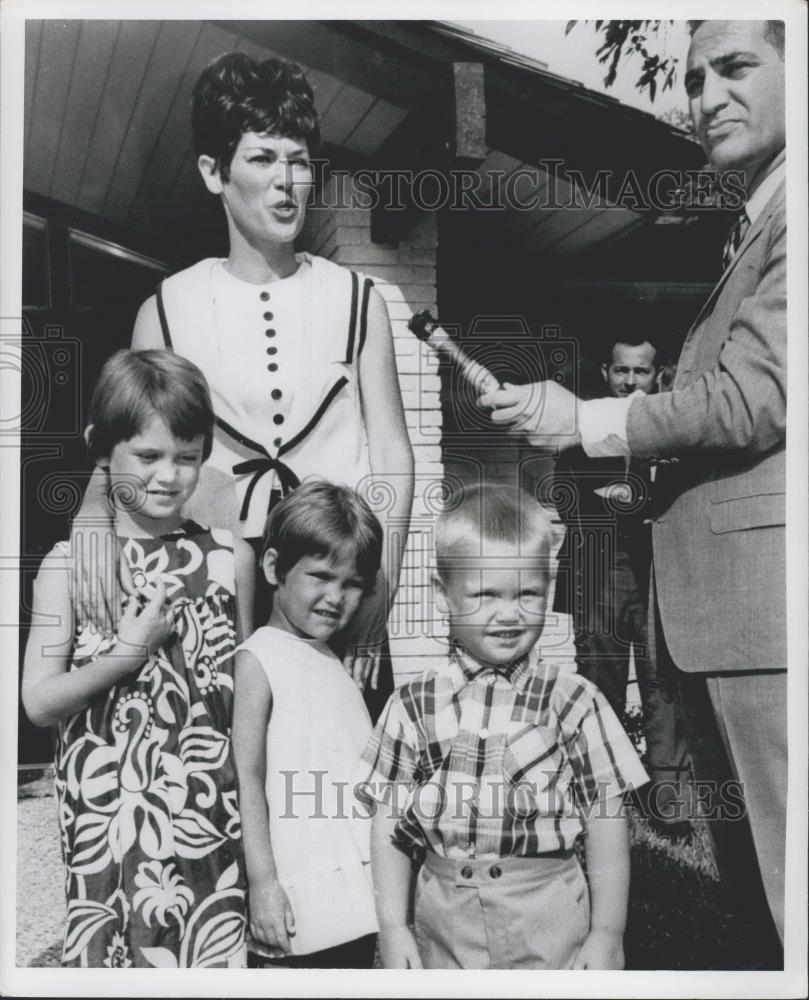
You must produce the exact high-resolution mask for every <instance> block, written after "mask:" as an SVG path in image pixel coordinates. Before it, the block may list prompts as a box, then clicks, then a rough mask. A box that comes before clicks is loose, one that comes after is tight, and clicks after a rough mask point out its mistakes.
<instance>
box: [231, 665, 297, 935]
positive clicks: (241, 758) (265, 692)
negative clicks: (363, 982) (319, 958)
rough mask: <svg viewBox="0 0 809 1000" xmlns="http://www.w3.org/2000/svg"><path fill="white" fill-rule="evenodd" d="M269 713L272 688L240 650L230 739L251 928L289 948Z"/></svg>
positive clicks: (290, 931) (289, 919)
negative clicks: (273, 822)
mask: <svg viewBox="0 0 809 1000" xmlns="http://www.w3.org/2000/svg"><path fill="white" fill-rule="evenodd" d="M271 715H272V690H271V689H270V685H269V682H268V680H267V677H266V675H265V673H264V671H263V670H262V668H261V664H260V663H259V662H258V660H257V659H256V657H255V656H253V654H252V653H248V652H247V651H246V650H243V649H242V650H239V652H237V653H236V684H235V693H234V701H233V737H232V739H233V756H234V760H235V762H236V771H237V773H238V777H239V812H240V813H241V817H242V842H243V844H244V860H245V865H246V867H247V881H248V886H249V891H250V932H251V934H252V935H253V937H254V938H255V939H256V940H257V941H260V942H261V943H263V944H265V945H269V946H270V947H273V946H274V947H276V948H280V949H281V951H282V953H284V954H289V950H290V947H289V935H290V934H294V933H295V920H294V917H293V914H292V908H291V907H290V905H289V900H288V899H287V896H286V893H285V892H284V890H283V889H282V888H281V886H280V884H279V882H278V872H277V870H276V867H275V858H274V856H273V852H272V842H271V840H270V817H269V811H268V807H267V793H266V782H267V726H268V725H269V722H270V716H271Z"/></svg>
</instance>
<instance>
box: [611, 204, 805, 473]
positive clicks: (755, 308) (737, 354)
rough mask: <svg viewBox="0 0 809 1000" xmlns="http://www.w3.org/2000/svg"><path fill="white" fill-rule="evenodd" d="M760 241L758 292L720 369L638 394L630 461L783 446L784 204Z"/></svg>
mask: <svg viewBox="0 0 809 1000" xmlns="http://www.w3.org/2000/svg"><path fill="white" fill-rule="evenodd" d="M762 239H768V240H769V243H768V245H767V247H766V249H765V252H764V254H763V258H762V265H761V271H760V274H759V280H758V284H757V287H756V289H755V291H754V293H753V294H752V295H750V296H748V297H747V298H744V299H742V300H741V301H740V302H739V304H738V307H737V308H736V310H735V313H734V314H733V315H732V317H731V319H730V323H729V328H728V335H727V339H726V340H725V341H724V344H723V345H722V348H721V351H720V354H719V361H718V364H717V365H716V367H714V368H713V370H711V371H708V372H705V373H703V374H702V375H701V376H700V377H699V378H698V379H697V380H696V381H695V382H692V383H691V384H690V385H686V386H685V387H682V388H677V387H675V388H674V390H673V391H672V392H666V393H659V394H657V395H653V396H642V395H641V394H640V393H637V394H636V397H637V398H636V399H635V400H634V401H633V403H632V405H631V406H630V408H629V413H628V417H627V436H628V440H629V447H630V451H631V453H632V455H633V456H636V457H640V458H652V457H664V456H666V455H671V454H676V453H678V452H682V451H685V450H687V449H692V448H697V449H702V448H711V449H712V448H721V449H726V450H731V451H733V450H739V451H741V452H743V453H745V454H749V455H756V454H763V453H765V452H767V451H769V450H770V449H772V448H773V447H775V446H777V445H779V444H780V443H781V442H783V440H784V437H785V429H786V354H787V329H786V218H785V212H784V209H783V205H782V206H781V207H780V210H779V211H778V212H776V213H775V215H774V218H773V225H772V226H771V227H770V228H769V230H768V231H767V232H763V233H762ZM717 304H718V303H717ZM715 305H716V304H715Z"/></svg>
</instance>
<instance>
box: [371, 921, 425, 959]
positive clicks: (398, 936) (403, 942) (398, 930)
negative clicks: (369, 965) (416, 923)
mask: <svg viewBox="0 0 809 1000" xmlns="http://www.w3.org/2000/svg"><path fill="white" fill-rule="evenodd" d="M379 958H380V961H381V962H382V968H383V969H423V968H424V966H423V965H422V964H421V958H420V957H419V949H418V946H417V945H416V939H415V938H414V937H413V934H412V933H411V931H410V929H409V928H407V927H383V928H381V930H380V931H379Z"/></svg>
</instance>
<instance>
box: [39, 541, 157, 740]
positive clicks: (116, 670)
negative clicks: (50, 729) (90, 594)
mask: <svg viewBox="0 0 809 1000" xmlns="http://www.w3.org/2000/svg"><path fill="white" fill-rule="evenodd" d="M69 573H70V567H69V563H68V561H67V560H66V559H64V558H63V557H61V556H60V555H58V554H57V555H55V554H54V553H51V554H50V555H48V556H46V558H45V560H44V561H43V563H42V566H41V568H40V571H39V574H38V575H37V579H36V583H35V585H34V609H33V616H32V621H31V631H30V633H29V635H28V643H27V644H26V647H25V661H24V666H23V680H22V701H23V705H24V707H25V711H26V713H27V714H28V718H29V719H30V720H31V722H33V723H34V725H35V726H52V725H55V724H56V723H57V722H60V721H61V720H62V719H66V718H68V717H69V716H71V715H75V714H76V712H79V711H81V710H82V709H83V708H86V707H87V706H88V705H89V704H90V703H91V702H92V701H93V700H95V699H96V698H97V697H98V696H99V695H101V694H105V693H106V692H107V691H109V690H110V688H112V687H113V686H114V685H115V684H117V683H118V681H119V680H121V679H122V678H123V677H125V676H126V675H127V674H128V673H131V671H133V670H136V669H138V667H140V666H141V665H142V664H143V663H145V662H146V660H147V659H148V658H149V656H150V655H151V654H152V652H154V650H156V649H157V648H158V647H159V646H160V645H161V644H162V643H163V642H164V641H165V640H166V639H167V638H168V636H169V635H170V634H171V626H170V624H169V623H168V621H167V619H166V614H165V600H166V588H165V586H164V584H163V583H162V581H158V585H157V586H156V587H155V592H154V594H153V595H152V597H151V598H150V600H149V601H148V602H147V603H146V604H145V605H144V607H143V608H142V609H140V608H139V607H138V601H137V599H135V598H131V599H130V600H129V602H128V604H127V606H126V609H125V610H124V613H123V615H122V617H121V624H120V629H119V633H118V639H117V641H116V643H115V645H114V646H113V647H112V648H111V649H110V650H108V651H107V652H106V653H104V654H102V655H101V656H99V657H98V658H97V659H95V660H93V661H92V662H90V663H87V664H85V665H84V666H83V667H81V668H80V669H79V670H70V671H69V670H68V669H67V667H68V663H69V660H70V654H71V651H72V648H73V606H72V604H71V601H70V596H69V590H68V587H69Z"/></svg>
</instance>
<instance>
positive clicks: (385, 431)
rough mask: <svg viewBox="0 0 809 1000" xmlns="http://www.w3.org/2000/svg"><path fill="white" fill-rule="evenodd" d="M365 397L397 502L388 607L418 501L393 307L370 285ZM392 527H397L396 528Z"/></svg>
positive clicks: (388, 551)
mask: <svg viewBox="0 0 809 1000" xmlns="http://www.w3.org/2000/svg"><path fill="white" fill-rule="evenodd" d="M359 375H360V397H361V400H362V415H363V420H364V422H365V431H366V434H367V436H368V452H369V458H370V461H371V474H372V476H373V479H374V480H375V481H377V482H379V483H381V484H384V485H388V486H389V487H390V489H391V490H392V491H393V496H394V500H393V505H392V507H391V509H390V510H389V511H387V512H386V518H387V519H388V522H389V523H387V524H383V528H384V529H385V545H384V549H383V553H382V555H383V561H382V570H383V572H384V574H385V580H386V585H387V598H388V607H390V605H391V604H392V603H393V598H394V596H395V595H396V589H397V587H398V585H399V572H400V570H401V567H402V558H403V556H404V550H405V545H406V543H407V531H408V527H409V524H410V510H411V507H412V505H413V473H414V466H413V449H412V448H411V446H410V438H409V437H408V433H407V425H406V423H405V415H404V407H403V406H402V394H401V392H400V390H399V377H398V375H397V372H396V357H395V354H394V350H393V337H392V334H391V329H390V320H389V319H388V310H387V307H386V306H385V302H384V300H383V298H382V296H381V295H380V294H379V292H378V291H377V290H376V289H375V288H372V289H371V297H370V300H369V302H368V327H367V336H366V341H365V346H364V348H363V350H362V354H361V355H360V363H359ZM391 528H393V529H394V530H391Z"/></svg>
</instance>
